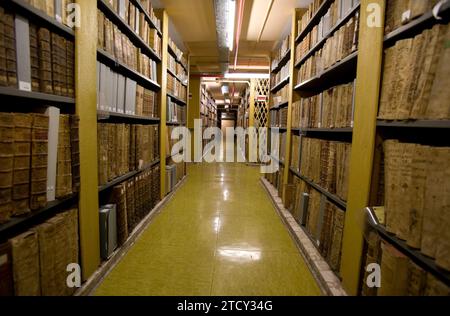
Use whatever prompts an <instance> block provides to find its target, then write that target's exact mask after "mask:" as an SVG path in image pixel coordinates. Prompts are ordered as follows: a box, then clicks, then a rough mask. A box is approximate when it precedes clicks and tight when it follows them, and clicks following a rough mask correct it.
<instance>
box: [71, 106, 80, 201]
mask: <svg viewBox="0 0 450 316" xmlns="http://www.w3.org/2000/svg"><path fill="white" fill-rule="evenodd" d="M79 131H80V118H79V117H78V116H77V115H71V116H70V152H71V163H72V166H71V167H72V191H73V192H74V193H77V192H80V138H79Z"/></svg>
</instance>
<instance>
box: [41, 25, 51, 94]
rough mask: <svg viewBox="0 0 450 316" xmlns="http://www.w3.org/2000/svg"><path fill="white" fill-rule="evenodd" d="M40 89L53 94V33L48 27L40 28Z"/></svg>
mask: <svg viewBox="0 0 450 316" xmlns="http://www.w3.org/2000/svg"><path fill="white" fill-rule="evenodd" d="M38 44H39V46H38V47H39V50H38V52H39V78H40V91H41V92H44V93H49V94H53V73H52V49H51V35H50V31H49V30H48V29H46V28H43V27H41V28H39V30H38Z"/></svg>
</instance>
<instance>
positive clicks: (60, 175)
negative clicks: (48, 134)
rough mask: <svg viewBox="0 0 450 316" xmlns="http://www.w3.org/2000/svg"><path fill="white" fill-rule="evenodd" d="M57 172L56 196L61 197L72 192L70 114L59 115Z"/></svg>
mask: <svg viewBox="0 0 450 316" xmlns="http://www.w3.org/2000/svg"><path fill="white" fill-rule="evenodd" d="M56 172H57V173H56V198H57V199H60V198H63V197H66V196H68V195H70V194H72V152H71V142H70V117H69V115H60V117H59V132H58V165H57V171H56Z"/></svg>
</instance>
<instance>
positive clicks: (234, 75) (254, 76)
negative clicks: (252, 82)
mask: <svg viewBox="0 0 450 316" xmlns="http://www.w3.org/2000/svg"><path fill="white" fill-rule="evenodd" d="M225 78H227V79H269V78H270V75H269V74H256V73H226V74H225Z"/></svg>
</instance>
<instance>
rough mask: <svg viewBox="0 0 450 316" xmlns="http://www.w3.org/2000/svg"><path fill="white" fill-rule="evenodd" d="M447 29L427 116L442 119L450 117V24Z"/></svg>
mask: <svg viewBox="0 0 450 316" xmlns="http://www.w3.org/2000/svg"><path fill="white" fill-rule="evenodd" d="M446 28H447V30H446V33H445V36H444V39H443V41H442V42H439V43H438V45H439V46H441V53H440V55H439V57H438V58H439V62H438V65H437V68H436V74H435V77H434V82H433V86H432V88H431V94H430V102H429V103H428V106H427V109H426V112H425V117H426V118H427V119H434V120H441V119H450V105H449V102H447V101H448V100H449V99H450V92H449V90H450V89H448V87H449V86H450V78H449V76H448V74H449V71H450V45H449V43H450V26H449V25H447V26H446Z"/></svg>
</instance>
